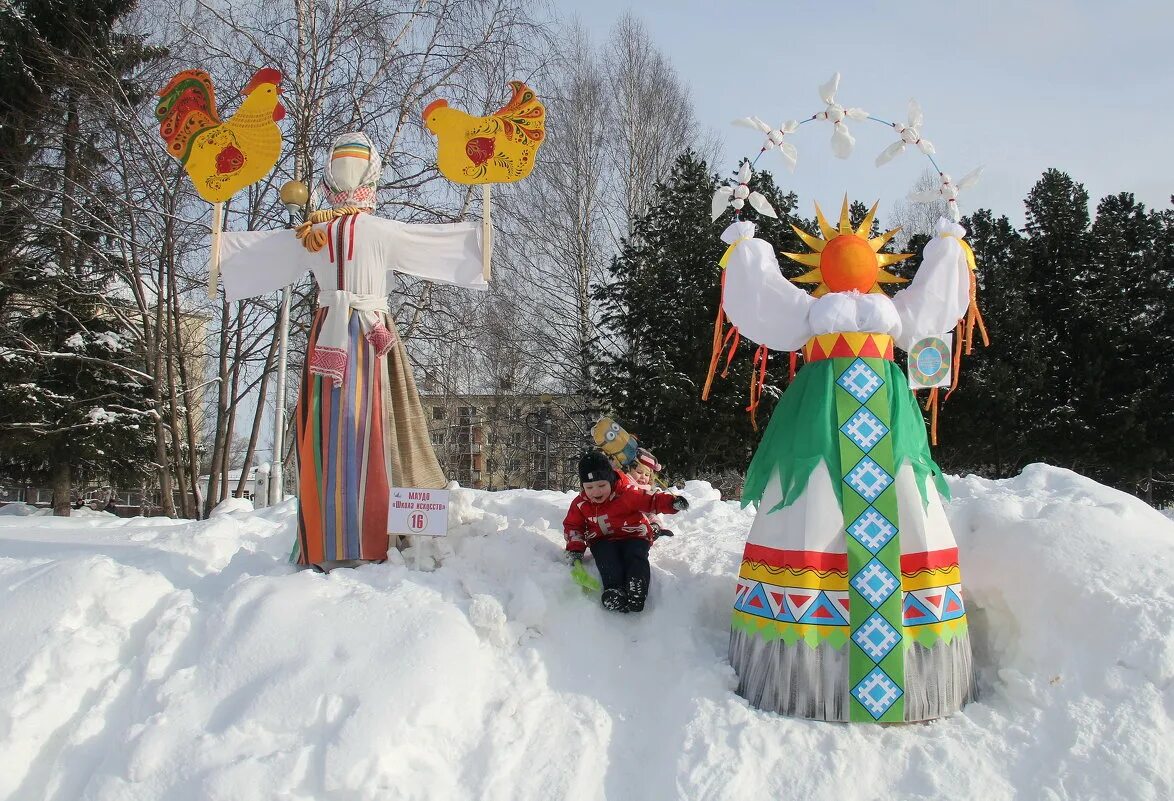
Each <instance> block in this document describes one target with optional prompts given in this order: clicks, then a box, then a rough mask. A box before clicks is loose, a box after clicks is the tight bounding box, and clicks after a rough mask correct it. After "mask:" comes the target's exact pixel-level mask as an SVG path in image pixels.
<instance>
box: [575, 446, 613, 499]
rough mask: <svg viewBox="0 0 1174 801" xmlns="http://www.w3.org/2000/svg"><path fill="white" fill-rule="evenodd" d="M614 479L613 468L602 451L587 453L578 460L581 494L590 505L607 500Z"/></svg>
mask: <svg viewBox="0 0 1174 801" xmlns="http://www.w3.org/2000/svg"><path fill="white" fill-rule="evenodd" d="M616 478H617V476H616V471H615V468H613V467H612V466H611V462H610V461H609V460H608V458H607V456H606V455H605V454H604V453H603V451H587V452H586V453H584V454H583V457H582V458H581V459H579V481H580V482H581V483H582V485H583V494H584V495H586V496H587V500H589V501H591V502H592V503H602V502H603V501H605V500H607V499H608V497H609V496H610V495H611V493H612V488H613V485H614V484H615V481H616Z"/></svg>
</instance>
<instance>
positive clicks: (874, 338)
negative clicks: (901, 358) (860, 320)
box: [803, 332, 893, 362]
mask: <svg viewBox="0 0 1174 801" xmlns="http://www.w3.org/2000/svg"><path fill="white" fill-rule="evenodd" d="M856 356H860V357H863V358H873V359H888V360H889V361H892V360H893V338H892V337H891V336H889V335H888V334H866V333H863V332H844V333H840V334H820V335H818V336H814V337H812V338H811V339H809V340H807V344H806V345H804V346H803V360H804V361H807V362H817V361H820V360H821V359H835V358H840V357H847V358H853V357H856Z"/></svg>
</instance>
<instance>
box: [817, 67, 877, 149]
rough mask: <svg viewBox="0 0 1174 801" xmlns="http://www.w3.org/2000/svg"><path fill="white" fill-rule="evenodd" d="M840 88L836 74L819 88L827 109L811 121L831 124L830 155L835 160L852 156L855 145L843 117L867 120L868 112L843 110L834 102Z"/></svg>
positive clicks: (857, 109) (852, 109)
mask: <svg viewBox="0 0 1174 801" xmlns="http://www.w3.org/2000/svg"><path fill="white" fill-rule="evenodd" d="M839 88H840V73H838V72H837V73H836V74H835V75H833V76H832V77H831V78H829V79H828V82H827V83H825V84H823V85H822V86H820V87H819V97H820V99H821V100H823V102H824V103H826V104H827V108H825V109H824V110H823V111H821V112H819V113H818V114H816V115H814V116H813V117H812V119H816V120H828V121H829V122H831V123H832V153H835V154H836V157H837V158H841V159H846V158H848V157H849V156H851V155H852V148H853V147H855V145H856V139H855V137H853V136H852V132H851V131H849V130H848V126H847V125H846V124H845V122H844V118H845V117H851V118H852V119H854V120H866V119H868V112H867V111H865V110H864V109H862V108H844V107H843V106H841V105H840V104H839V103H837V102H836V91H837V90H838V89H839Z"/></svg>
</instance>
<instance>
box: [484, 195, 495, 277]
mask: <svg viewBox="0 0 1174 801" xmlns="http://www.w3.org/2000/svg"><path fill="white" fill-rule="evenodd" d="M491 186H493V184H481V274H482V275H483V276H485V283H489V265H490V261H491V260H492V259H493V217H492V206H493V197H492V194H491V192H490V187H491Z"/></svg>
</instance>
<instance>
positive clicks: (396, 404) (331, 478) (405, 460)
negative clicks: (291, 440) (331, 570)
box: [295, 308, 445, 565]
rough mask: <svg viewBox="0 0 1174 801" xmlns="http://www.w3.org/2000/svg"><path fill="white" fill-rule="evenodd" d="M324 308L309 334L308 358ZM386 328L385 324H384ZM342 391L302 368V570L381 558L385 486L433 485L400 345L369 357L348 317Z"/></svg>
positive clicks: (435, 476)
mask: <svg viewBox="0 0 1174 801" xmlns="http://www.w3.org/2000/svg"><path fill="white" fill-rule="evenodd" d="M329 313H330V310H329V309H325V308H323V309H319V310H318V312H317V313H316V314H315V316H314V323H313V325H312V326H311V329H310V340H309V349H308V350H307V352H308V353H312V352H313V348H314V347H315V345H316V343H317V341H318V336H319V333H320V331H321V329H322V323H323V321H325V319H326V315H327V314H329ZM393 325H394V321H392V320H388V326H389V327H391V326H393ZM347 343H348V344H347V368H346V375H345V377H344V379H343V383H342V385H341V386H336V385H335V384H334V382H333V381H332V380H331V379H330V378H327V377H324V376H320V375H315V374H312V373H310V372H309V369H308V364H309V359H307V360H306V363H307V367H306V368H304V369H303V374H302V386H301V393H300V394H299V396H298V403H297V408H296V410H295V415H296V420H297V437H296V447H297V460H298V498H299V504H298V548H297V562H298V564H301V565H310V564H320V563H322V562H328V561H341V560H350V559H365V560H378V559H384V558H386V557H387V548H388V535H387V507H388V499H389V494H390V493H389V490H390V488H391V487H392V486H400V487H427V488H440V487H443V486H444V484H445V480H444V474H443V473H442V472H441V470H440V465H439V463H438V462H437V460H436V453H435V451H433V449H432V442H431V439H430V436H429V433H428V425H427V422H426V419H425V417H424V411H423V409H422V408H421V406H420V396H419V393H418V392H417V391H416V382H415V379H414V378H413V377H412V370H411V365H410V364H409V363H408V358H407V353H406V352H405V350H404V347H403V343H402V342H401V341H399V338H398V337H397V338H396V343H395V345H394V346H393V347H392V349H391V351H390V352H388V354H387V355H386V356H384V357H379V356H376V355H375V354H376V352H375V349H374V348H373V347H372V346H371V345H370V344H369V343H368V342H367V340H366V339H365V338H364V337H363V333H362V330H361V328H360V326H359V318H358V316H357V315H352V316H351V320H350V325H349V326H348V332H347Z"/></svg>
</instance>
